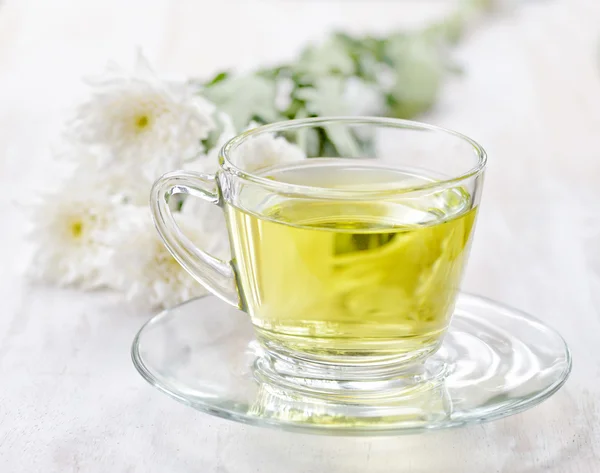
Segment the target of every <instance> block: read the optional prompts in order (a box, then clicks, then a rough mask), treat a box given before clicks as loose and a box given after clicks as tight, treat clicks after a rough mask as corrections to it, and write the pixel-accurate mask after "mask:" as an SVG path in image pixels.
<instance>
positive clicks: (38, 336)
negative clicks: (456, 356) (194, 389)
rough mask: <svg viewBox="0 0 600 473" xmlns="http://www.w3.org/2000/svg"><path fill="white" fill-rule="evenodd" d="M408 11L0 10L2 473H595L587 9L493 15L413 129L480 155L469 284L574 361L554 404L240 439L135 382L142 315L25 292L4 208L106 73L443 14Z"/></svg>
mask: <svg viewBox="0 0 600 473" xmlns="http://www.w3.org/2000/svg"><path fill="white" fill-rule="evenodd" d="M418 3H419V2H407V1H401V0H372V1H370V2H366V1H365V2H361V1H358V0H354V1H352V0H345V1H343V0H337V1H329V2H317V1H314V2H311V1H300V0H255V1H252V2H251V1H247V2H242V1H239V2H231V1H227V2H226V1H223V2H216V1H215V2H201V1H191V0H190V1H185V0H180V1H169V0H155V1H153V0H140V1H129V2H120V1H119V0H102V1H100V0H86V1H77V0H70V1H67V0H55V1H52V2H50V1H46V0H37V1H34V0H31V1H26V0H23V1H20V2H17V1H16V0H15V1H11V0H6V1H5V2H4V4H2V2H0V185H1V188H0V189H1V191H0V212H1V213H0V217H1V222H2V223H1V228H2V231H1V232H0V242H1V245H0V262H1V264H0V268H1V269H0V300H1V301H2V306H1V309H0V472H2V473H5V472H6V473H13V472H15V473H17V472H44V473H53V472H57V473H58V472H60V473H68V472H86V473H95V472H144V473H150V472H222V473H224V472H230V473H245V472H261V473H271V472H277V473H280V472H285V473H300V472H302V473H309V472H340V473H341V472H344V473H354V472H356V473H359V472H360V473H364V472H382V473H383V472H385V473H390V472H419V473H425V472H435V473H438V472H445V473H454V472H456V473H483V472H486V473H495V472H498V473H500V472H502V473H505V472H506V473H537V472H547V471H548V472H561V473H579V472H581V473H592V472H597V471H600V48H599V39H600V2H599V1H598V0H587V1H586V0H569V1H567V0H565V1H563V2H560V1H558V0H555V1H550V0H547V1H537V2H533V1H531V2H527V4H526V5H523V6H521V7H519V8H517V9H516V10H512V12H511V11H509V12H506V13H504V14H500V15H497V16H495V17H494V18H488V19H487V20H486V21H485V22H484V23H483V24H481V25H480V27H479V28H477V29H476V30H475V31H473V33H472V35H471V36H470V37H469V38H467V39H466V41H465V42H463V43H462V45H461V47H460V48H459V49H458V51H457V57H458V58H459V59H460V61H461V62H462V63H463V64H464V66H465V68H466V74H465V75H464V76H462V77H456V78H453V79H451V80H450V81H449V82H448V85H447V87H446V90H445V91H444V93H443V96H442V98H441V101H440V103H439V105H438V107H437V108H436V110H435V111H433V112H432V113H431V114H430V115H429V116H428V117H425V119H426V120H428V121H431V122H433V123H436V124H442V125H446V126H449V127H451V128H455V129H457V130H460V131H462V132H464V133H466V134H468V135H470V136H472V137H474V138H475V139H477V140H478V141H479V142H481V143H482V144H483V145H484V146H485V147H486V148H487V150H488V152H489V156H490V166H489V172H488V175H487V181H486V189H485V192H484V197H483V202H482V211H481V215H480V219H479V225H478V229H477V233H476V238H475V245H474V248H473V253H472V259H471V264H470V267H469V270H468V275H467V279H466V282H465V287H466V288H467V289H468V290H470V291H472V292H477V293H480V294H483V295H487V296H490V297H493V298H496V299H498V300H501V301H504V302H506V303H508V304H511V305H514V306H516V307H518V308H520V309H523V310H526V311H529V312H531V313H532V314H534V315H536V316H538V317H540V318H541V319H543V320H545V321H547V322H548V323H550V324H551V325H552V326H554V327H555V328H557V329H558V330H559V331H560V332H561V333H562V334H563V335H564V337H565V338H566V340H567V341H568V343H569V344H570V346H571V348H572V352H573V357H574V368H573V373H572V375H571V378H570V379H569V381H568V382H567V384H566V386H565V387H564V388H563V389H562V390H561V391H560V392H559V393H558V394H556V395H555V396H554V397H553V398H551V399H550V400H548V401H546V402H544V403H543V404H542V405H540V406H538V407H536V408H534V409H531V410H530V411H527V412H525V413H522V414H519V415H516V416H513V417H510V418H507V419H504V420H500V421H496V422H493V423H489V424H485V425H479V426H474V427H469V428H464V429H460V430H454V431H447V432H439V433H432V434H428V435H420V436H410V437H396V438H376V439H367V438H324V437H313V436H309V435H297V434H290V433H280V432H276V431H273V430H263V429H259V428H255V427H246V426H242V425H238V424H235V423H233V422H228V421H224V420H220V419H216V418H213V417H210V416H208V415H204V414H200V413H198V412H195V411H193V410H192V409H190V408H187V407H185V406H183V405H180V404H178V403H176V402H174V401H172V400H171V399H169V398H167V397H166V396H164V395H162V394H161V393H159V392H158V391H156V390H154V389H153V388H151V387H150V386H149V385H147V384H146V383H145V382H144V381H143V380H142V378H141V377H140V376H139V375H138V374H137V372H136V371H135V369H134V368H133V366H132V364H131V362H130V358H129V349H130V344H131V341H132V339H133V337H134V335H135V333H136V331H137V329H138V328H139V327H140V326H141V325H142V324H143V323H144V321H146V320H147V319H148V317H149V316H150V314H148V313H137V312H135V311H134V310H132V309H128V308H127V305H126V304H124V303H123V301H121V300H120V299H119V298H118V297H117V296H113V295H107V294H80V293H76V292H70V291H63V290H56V289H50V288H43V287H31V286H28V285H27V284H26V283H25V282H24V281H23V279H22V277H21V276H20V275H19V271H20V266H21V261H22V258H23V255H24V254H25V253H24V252H25V246H24V245H23V243H22V240H21V238H22V237H21V235H22V231H23V228H24V221H25V219H24V216H23V211H22V209H21V208H20V207H19V202H21V201H22V200H23V198H25V197H26V196H27V195H28V193H29V192H30V191H31V190H33V189H35V188H36V187H38V186H39V185H40V183H41V182H43V181H44V178H45V175H46V171H47V165H48V159H47V156H48V147H49V145H50V144H51V141H52V139H53V136H55V134H56V132H57V129H58V127H59V125H60V120H61V118H62V117H63V116H64V112H65V110H66V108H67V107H68V106H69V105H71V103H72V100H73V99H74V98H76V97H77V95H78V94H80V93H81V92H82V88H81V86H80V83H79V78H80V77H81V75H82V74H84V73H91V72H97V71H98V70H100V69H101V68H102V66H103V65H104V63H105V61H106V60H107V59H109V58H112V59H116V60H118V61H120V62H122V63H124V64H127V63H128V62H129V61H131V59H132V57H133V52H134V47H135V46H136V45H141V46H143V47H144V49H145V51H146V53H147V54H148V56H149V57H150V59H151V60H153V62H154V63H155V65H156V67H157V69H158V70H159V71H160V72H161V73H163V74H165V75H167V76H185V75H191V74H198V75H208V74H210V73H212V72H214V71H215V70H216V69H217V68H221V67H226V66H231V65H235V66H237V67H240V68H249V67H252V66H254V65H256V64H258V63H260V62H264V61H271V60H276V59H283V58H288V57H290V56H291V55H292V54H293V53H294V52H295V51H296V50H297V48H298V47H299V46H300V45H301V44H302V43H304V42H305V41H306V40H307V39H309V38H317V37H319V36H320V35H322V34H323V33H324V32H325V31H326V30H327V29H328V28H331V27H333V26H336V27H346V28H349V29H351V30H352V31H363V30H371V31H385V30H389V29H390V28H392V27H394V26H398V25H405V24H410V23H411V22H417V21H419V20H421V19H423V18H427V17H428V16H429V15H431V14H434V13H435V12H436V11H437V10H439V9H440V8H441V7H440V5H442V3H443V2H435V1H432V2H426V3H423V2H421V4H420V6H418V8H414V9H412V10H410V9H409V7H410V6H411V5H413V6H414V4H418ZM513 3H514V2H513ZM442 6H443V5H442ZM259 33H260V34H259ZM45 166H46V167H45Z"/></svg>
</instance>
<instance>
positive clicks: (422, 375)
mask: <svg viewBox="0 0 600 473" xmlns="http://www.w3.org/2000/svg"><path fill="white" fill-rule="evenodd" d="M263 343H264V341H263ZM267 348H268V349H265V347H263V346H262V345H261V344H260V343H259V342H258V341H257V339H256V335H255V332H254V329H253V327H252V325H251V324H250V321H249V319H248V316H247V315H246V314H244V313H241V312H240V311H238V310H236V309H232V308H230V307H229V306H228V305H227V304H226V303H224V302H222V301H221V300H219V299H217V298H216V297H213V296H210V297H204V298H201V299H196V300H193V301H190V302H188V303H186V304H183V305H181V306H179V307H176V308H174V309H171V310H168V311H165V312H163V313H161V314H159V315H158V316H156V317H154V318H153V319H152V320H151V321H150V322H148V323H147V324H146V325H144V327H142V329H141V330H140V332H139V333H138V335H137V336H136V338H135V340H134V343H133V347H132V357H133V361H134V364H135V366H136V368H137V369H138V371H139V372H140V373H141V374H142V376H143V377H144V378H145V379H146V380H147V381H148V382H150V383H151V384H152V385H154V386H155V387H157V388H158V389H160V390H161V391H163V392H165V393H167V394H168V395H170V396H171V397H173V398H175V399H177V400H179V401H181V402H183V403H185V404H187V405H190V406H192V407H194V408H196V409H198V410H200V411H203V412H207V413H209V414H212V415H217V416H220V417H224V418H227V419H232V420H235V421H238V422H243V423H247V424H254V425H259V426H268V427H276V428H280V429H285V430H296V431H304V432H311V433H321V434H329V435H396V434H405V433H415V432H423V431H428V430H432V429H443V428H449V427H456V426H460V425H465V424H472V423H478V422H482V421H486V420H492V419H498V418H501V417H504V416H507V415H511V414H514V413H517V412H520V411H522V410H524V409H527V408H529V407H532V406H534V405H536V404H537V403H539V402H541V401H542V400H544V399H546V398H548V397H549V396H550V395H551V394H553V393H554V392H555V391H556V390H557V389H559V388H560V386H562V384H563V383H564V381H565V380H566V378H567V376H568V374H569V372H570V368H571V358H570V354H569V350H568V348H567V346H566V344H565V342H564V340H563V339H562V338H561V337H560V335H558V334H557V333H556V332H555V331H553V330H552V329H550V328H548V327H547V326H546V325H544V324H543V323H542V322H540V321H538V320H536V319H534V318H532V317H530V316H528V315H526V314H523V313H522V312H519V311H517V310H514V309H511V308H508V307H505V306H503V305H500V304H498V303H495V302H493V301H489V300H487V299H483V298H479V297H476V296H470V295H465V294H461V295H460V296H459V298H458V301H457V305H456V309H455V313H454V317H453V319H452V323H451V325H450V327H449V329H448V332H447V335H446V337H445V338H444V340H443V342H442V345H441V347H440V348H439V350H438V351H437V352H435V353H434V354H432V355H431V354H430V353H427V354H424V355H423V356H424V357H426V359H425V360H424V361H422V362H419V363H409V364H407V363H406V360H405V359H398V358H396V359H393V358H386V357H383V358H381V357H379V358H378V359H371V360H368V361H364V359H363V362H362V363H346V364H343V363H341V364H340V363H338V362H340V361H343V360H337V361H336V362H335V363H324V362H323V360H318V359H317V360H315V359H310V358H304V357H303V358H300V359H299V358H298V356H297V354H296V353H293V355H294V356H290V354H289V353H287V352H286V351H285V349H282V347H273V346H268V347H267ZM428 355H431V356H428ZM361 358H362V357H361ZM346 361H348V360H346Z"/></svg>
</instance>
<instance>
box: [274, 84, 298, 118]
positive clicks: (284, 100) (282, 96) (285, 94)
mask: <svg viewBox="0 0 600 473" xmlns="http://www.w3.org/2000/svg"><path fill="white" fill-rule="evenodd" d="M295 86H296V84H295V82H294V81H293V80H292V79H290V78H289V77H280V78H279V79H277V80H276V81H275V107H276V108H277V110H279V111H280V112H283V111H285V110H287V108H288V107H289V106H290V105H291V103H292V91H293V90H294V87H295Z"/></svg>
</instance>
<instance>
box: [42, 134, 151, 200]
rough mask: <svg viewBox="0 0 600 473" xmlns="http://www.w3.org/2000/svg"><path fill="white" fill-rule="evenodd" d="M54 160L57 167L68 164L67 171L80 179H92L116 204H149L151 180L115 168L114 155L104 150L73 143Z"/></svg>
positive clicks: (96, 186) (96, 187) (97, 187)
mask: <svg viewBox="0 0 600 473" xmlns="http://www.w3.org/2000/svg"><path fill="white" fill-rule="evenodd" d="M55 159H56V161H55V163H54V166H55V167H60V166H64V165H67V169H68V170H69V171H68V172H70V173H73V172H74V173H75V176H76V178H77V179H81V178H86V179H89V178H91V177H93V185H94V188H95V189H99V190H101V192H102V193H103V194H104V195H107V196H108V195H110V196H112V197H114V199H115V201H118V202H126V203H133V204H137V205H145V204H147V203H148V198H149V196H150V188H151V186H152V181H151V180H149V179H145V178H144V176H143V175H140V174H139V173H135V172H126V168H123V167H119V166H115V165H114V161H113V156H112V153H110V152H109V151H108V150H107V149H105V148H103V147H99V146H84V145H81V144H78V143H71V144H70V145H69V146H65V147H64V148H63V149H62V151H61V153H60V154H59V155H55ZM65 173H66V172H65Z"/></svg>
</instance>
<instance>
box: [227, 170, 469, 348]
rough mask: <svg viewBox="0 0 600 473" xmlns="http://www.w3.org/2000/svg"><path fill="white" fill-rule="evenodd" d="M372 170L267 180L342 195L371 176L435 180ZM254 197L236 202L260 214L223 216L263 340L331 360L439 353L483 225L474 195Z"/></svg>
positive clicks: (234, 211)
mask: <svg viewBox="0 0 600 473" xmlns="http://www.w3.org/2000/svg"><path fill="white" fill-rule="evenodd" d="M369 173H370V174H369ZM369 173H360V172H359V173H351V172H343V170H341V169H340V168H338V167H322V166H314V165H313V166H310V167H303V166H298V167H297V168H296V170H294V169H292V170H290V169H286V170H284V171H281V172H276V171H272V172H271V173H270V174H269V177H270V178H271V179H274V180H283V181H286V182H294V183H298V182H300V183H302V184H303V185H311V184H312V185H319V186H322V185H323V183H325V182H326V183H327V186H328V187H330V188H334V189H335V188H343V187H346V186H351V185H352V183H353V182H354V183H355V184H358V183H361V184H364V183H365V179H367V180H368V181H369V182H377V183H381V182H387V181H392V182H397V181H398V180H399V179H400V180H402V181H408V180H410V182H420V183H422V182H429V181H431V179H429V178H426V177H421V176H415V175H414V174H411V173H400V172H399V171H391V170H386V169H375V170H373V169H370V170H369ZM390 174H393V175H390ZM252 197H255V196H253V195H252V193H251V192H247V193H246V194H245V195H244V194H242V195H241V197H240V205H239V207H244V206H245V200H246V201H248V202H250V205H248V206H247V207H252V208H243V209H242V208H239V207H237V206H236V207H234V206H232V205H228V206H227V208H226V213H227V218H228V221H229V224H230V226H231V228H232V232H231V234H232V237H231V238H232V241H231V244H232V251H233V263H234V267H235V269H236V273H237V279H238V285H239V288H240V292H241V297H242V300H243V301H244V304H245V306H246V307H245V308H246V310H247V311H248V313H249V314H250V316H251V317H252V322H253V324H254V325H255V326H256V327H257V330H258V334H259V338H260V339H261V341H262V342H263V343H267V344H274V345H275V346H278V347H283V348H287V349H289V350H300V351H303V352H306V353H312V354H315V355H332V356H354V355H376V356H398V355H400V356H401V355H402V354H409V353H412V354H414V353H418V352H419V350H425V351H427V350H429V351H431V350H433V349H435V347H436V346H437V343H438V342H439V341H440V340H441V336H442V335H443V333H444V331H445V329H446V327H447V325H448V322H449V319H450V316H451V312H452V310H453V306H454V300H455V297H456V294H457V291H458V289H459V284H460V281H461V277H462V272H463V265H464V262H465V258H466V253H467V249H468V243H469V237H470V234H471V229H472V227H473V222H474V218H475V213H476V210H475V209H474V208H471V204H470V197H469V195H468V193H466V192H465V191H464V190H463V189H461V188H454V189H447V190H444V191H437V192H430V193H429V194H422V195H419V196H417V197H414V196H413V197H411V198H410V199H408V198H403V197H402V196H398V197H395V198H390V199H386V200H381V201H379V200H356V201H354V200H347V199H346V200H324V199H320V200H316V199H315V200H309V199H304V200H298V199H291V198H280V199H276V200H275V201H271V200H269V199H265V201H264V202H262V203H260V204H257V203H256V202H254V201H252ZM254 200H256V201H257V202H260V199H259V198H256V199H254ZM251 201H252V202H251Z"/></svg>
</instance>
